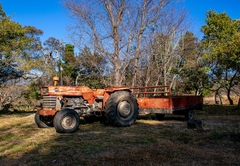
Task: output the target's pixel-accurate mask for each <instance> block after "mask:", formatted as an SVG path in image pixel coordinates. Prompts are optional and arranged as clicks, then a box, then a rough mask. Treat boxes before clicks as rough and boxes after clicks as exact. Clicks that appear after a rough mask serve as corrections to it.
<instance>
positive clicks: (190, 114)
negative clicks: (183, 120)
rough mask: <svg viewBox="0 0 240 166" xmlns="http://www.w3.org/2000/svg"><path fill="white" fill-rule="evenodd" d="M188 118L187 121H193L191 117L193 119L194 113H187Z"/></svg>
mask: <svg viewBox="0 0 240 166" xmlns="http://www.w3.org/2000/svg"><path fill="white" fill-rule="evenodd" d="M188 117H189V119H193V117H194V112H193V111H189V112H188Z"/></svg>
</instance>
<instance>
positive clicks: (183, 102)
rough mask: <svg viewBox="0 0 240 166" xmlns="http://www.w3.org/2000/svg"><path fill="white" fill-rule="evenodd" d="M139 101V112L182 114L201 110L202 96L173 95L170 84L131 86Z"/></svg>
mask: <svg viewBox="0 0 240 166" xmlns="http://www.w3.org/2000/svg"><path fill="white" fill-rule="evenodd" d="M131 89H132V91H133V94H135V96H136V99H137V101H138V107H139V114H150V113H156V114H173V113H175V114H181V113H182V112H183V111H187V110H201V109H202V104H203V97H202V96H195V95H182V96H172V94H171V90H170V87H169V86H152V87H135V88H131Z"/></svg>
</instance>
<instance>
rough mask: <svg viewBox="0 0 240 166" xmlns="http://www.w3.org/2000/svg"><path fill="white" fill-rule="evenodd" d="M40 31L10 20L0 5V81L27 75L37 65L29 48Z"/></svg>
mask: <svg viewBox="0 0 240 166" xmlns="http://www.w3.org/2000/svg"><path fill="white" fill-rule="evenodd" d="M41 34H42V31H41V30H39V29H36V28H35V27H32V26H25V27H22V26H21V25H20V24H19V23H16V22H14V21H11V20H10V18H9V17H7V16H6V14H5V12H4V11H3V10H2V6H1V5H0V83H4V82H6V81H8V80H10V79H15V78H20V77H23V76H27V74H29V73H30V71H31V69H32V68H33V67H34V66H35V67H36V66H38V65H37V62H36V61H37V60H36V59H33V58H32V57H31V55H32V54H30V50H31V49H32V46H33V43H35V41H36V38H35V37H36V36H37V35H41Z"/></svg>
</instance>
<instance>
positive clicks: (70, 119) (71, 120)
mask: <svg viewBox="0 0 240 166" xmlns="http://www.w3.org/2000/svg"><path fill="white" fill-rule="evenodd" d="M53 124H54V127H55V129H56V131H57V132H58V133H72V132H75V131H76V130H77V128H78V126H79V124H80V118H79V115H78V113H77V112H76V111H74V110H71V109H64V110H62V111H59V112H58V113H57V114H56V115H55V117H54V120H53Z"/></svg>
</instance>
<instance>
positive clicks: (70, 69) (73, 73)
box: [59, 44, 78, 85]
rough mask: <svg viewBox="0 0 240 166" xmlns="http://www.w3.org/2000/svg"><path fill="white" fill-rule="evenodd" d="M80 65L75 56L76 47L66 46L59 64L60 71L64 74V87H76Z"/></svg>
mask: <svg viewBox="0 0 240 166" xmlns="http://www.w3.org/2000/svg"><path fill="white" fill-rule="evenodd" d="M77 67H78V63H77V60H76V57H75V56H74V45H71V44H66V45H65V49H64V53H63V56H62V61H60V62H59V71H60V72H62V77H63V79H64V85H74V84H75V79H76V77H77Z"/></svg>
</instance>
